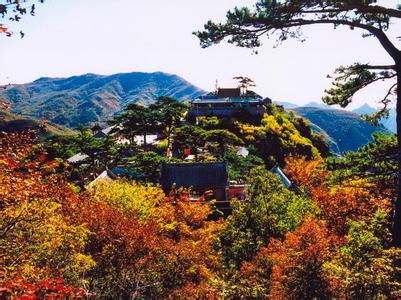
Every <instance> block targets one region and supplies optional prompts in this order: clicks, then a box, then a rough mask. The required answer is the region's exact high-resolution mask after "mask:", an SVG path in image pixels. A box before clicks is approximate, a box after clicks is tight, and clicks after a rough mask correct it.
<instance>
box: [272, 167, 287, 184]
mask: <svg viewBox="0 0 401 300" xmlns="http://www.w3.org/2000/svg"><path fill="white" fill-rule="evenodd" d="M270 171H271V172H272V173H274V174H276V175H277V177H278V178H279V179H280V180H281V182H282V183H283V184H284V186H285V187H286V188H290V187H291V186H292V182H291V180H289V179H288V177H287V176H285V174H284V172H283V171H282V170H281V169H280V167H274V168H273V169H271V170H270Z"/></svg>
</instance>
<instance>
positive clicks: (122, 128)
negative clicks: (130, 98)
mask: <svg viewBox="0 0 401 300" xmlns="http://www.w3.org/2000/svg"><path fill="white" fill-rule="evenodd" d="M157 121H158V120H157V115H156V113H155V112H154V111H152V109H151V108H150V107H146V106H143V105H139V104H136V103H131V104H129V105H128V106H127V107H126V109H125V110H124V112H123V113H122V114H121V115H118V116H116V117H114V119H113V121H111V122H110V123H112V124H113V125H114V128H113V129H112V131H111V132H112V133H114V132H115V133H117V134H118V135H121V136H123V137H125V138H126V139H128V140H129V142H130V143H131V144H135V143H136V141H135V136H137V135H143V139H144V147H145V149H146V146H147V145H146V136H147V135H148V134H150V133H154V132H156V131H157V128H158V124H157Z"/></svg>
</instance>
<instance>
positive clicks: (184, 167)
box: [160, 162, 228, 189]
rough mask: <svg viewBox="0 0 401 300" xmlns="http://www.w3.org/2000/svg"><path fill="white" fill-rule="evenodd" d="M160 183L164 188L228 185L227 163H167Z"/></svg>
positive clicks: (164, 165)
mask: <svg viewBox="0 0 401 300" xmlns="http://www.w3.org/2000/svg"><path fill="white" fill-rule="evenodd" d="M160 184H161V185H162V187H163V188H164V189H169V188H171V187H172V186H173V185H174V184H175V185H176V186H177V187H187V188H189V187H193V188H212V187H226V186H227V185H228V172H227V164H226V163H225V162H207V163H166V164H162V166H161V170H160Z"/></svg>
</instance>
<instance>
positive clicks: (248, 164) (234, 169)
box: [226, 151, 264, 183]
mask: <svg viewBox="0 0 401 300" xmlns="http://www.w3.org/2000/svg"><path fill="white" fill-rule="evenodd" d="M226 161H227V163H228V177H229V178H230V180H232V181H236V182H238V183H244V182H246V179H247V178H248V177H249V174H250V171H251V170H252V169H254V168H255V167H258V166H263V165H264V161H263V159H261V158H260V157H258V156H256V155H248V156H246V157H243V156H241V155H238V154H237V153H236V152H233V151H228V152H227V153H226Z"/></svg>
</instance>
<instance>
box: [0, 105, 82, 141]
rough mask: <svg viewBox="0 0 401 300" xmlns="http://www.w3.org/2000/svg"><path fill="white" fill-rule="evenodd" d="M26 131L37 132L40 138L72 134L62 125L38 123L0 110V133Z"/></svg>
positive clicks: (71, 131)
mask: <svg viewBox="0 0 401 300" xmlns="http://www.w3.org/2000/svg"><path fill="white" fill-rule="evenodd" d="M27 129H33V130H37V131H38V132H39V137H40V138H44V137H47V136H50V135H70V134H73V133H74V131H73V130H71V129H69V128H66V127H64V126H62V125H57V124H52V123H49V122H40V121H38V120H35V119H33V118H29V117H26V116H17V115H15V114H12V113H10V112H7V111H4V110H0V131H4V132H21V131H24V130H27Z"/></svg>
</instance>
